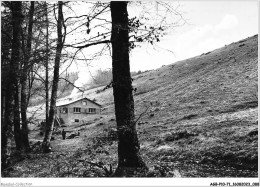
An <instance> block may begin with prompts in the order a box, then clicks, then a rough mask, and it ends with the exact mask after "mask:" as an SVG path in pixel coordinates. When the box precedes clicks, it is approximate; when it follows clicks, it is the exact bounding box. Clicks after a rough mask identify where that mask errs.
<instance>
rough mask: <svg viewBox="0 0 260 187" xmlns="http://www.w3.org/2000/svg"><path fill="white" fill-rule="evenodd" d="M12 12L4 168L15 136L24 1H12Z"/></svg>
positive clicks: (4, 125)
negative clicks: (13, 129) (15, 107)
mask: <svg viewBox="0 0 260 187" xmlns="http://www.w3.org/2000/svg"><path fill="white" fill-rule="evenodd" d="M11 12H12V28H13V38H12V52H11V62H10V66H9V73H8V75H7V78H6V79H7V80H6V98H5V116H4V118H5V120H4V122H5V123H4V124H2V126H3V128H2V130H3V133H2V136H3V137H2V145H1V146H2V147H1V149H2V150H1V156H2V163H1V164H2V168H5V167H6V166H7V165H8V162H9V159H10V155H11V140H12V137H13V133H12V126H13V123H14V120H13V119H14V101H15V91H16V83H17V77H18V72H17V71H18V66H19V60H20V34H21V29H20V26H21V23H22V19H23V16H22V13H21V12H22V2H21V1H14V2H11Z"/></svg>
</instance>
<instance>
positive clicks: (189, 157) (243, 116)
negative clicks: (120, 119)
mask: <svg viewBox="0 0 260 187" xmlns="http://www.w3.org/2000/svg"><path fill="white" fill-rule="evenodd" d="M257 39H258V37H257V36H253V37H250V38H247V39H244V40H241V41H238V42H236V43H232V44H230V45H227V46H225V47H223V48H220V49H217V50H214V51H211V52H209V53H205V54H202V55H200V56H197V57H194V58H191V59H188V60H184V61H181V62H177V63H174V64H171V65H168V66H163V67H161V68H159V69H156V70H151V71H147V72H145V73H142V74H139V75H136V76H134V77H133V79H134V80H133V87H134V88H137V91H136V92H135V93H134V99H135V110H136V118H138V117H139V116H140V115H141V114H142V113H143V112H144V111H145V110H146V109H147V112H146V113H144V114H143V115H142V116H141V118H140V119H139V121H138V122H137V131H138V136H139V141H140V145H141V154H142V156H143V158H144V160H145V162H146V163H147V165H148V167H149V169H150V170H149V172H148V173H147V174H146V175H145V177H257V176H258V168H257V166H258V151H257V148H258V91H257V89H258V87H257V85H258V76H257V64H258V56H257V50H258V48H257V46H258V44H257ZM102 89H103V87H100V88H95V89H92V90H89V91H87V93H86V94H85V96H86V97H88V98H89V99H96V101H97V102H98V103H100V104H101V105H102V107H103V111H102V114H101V115H100V117H95V118H92V119H90V120H89V122H88V123H87V124H79V125H74V126H69V127H65V129H66V130H67V131H68V133H67V136H68V135H70V134H72V133H77V131H78V130H79V131H80V136H76V137H75V138H73V139H66V140H62V137H61V134H60V132H55V133H54V135H53V136H54V140H53V141H52V148H53V152H52V153H50V154H42V153H40V152H39V151H38V149H37V141H42V139H43V137H41V136H40V135H39V129H38V127H37V126H33V128H31V132H30V141H31V145H33V146H32V147H33V151H32V153H31V154H27V155H24V156H23V157H22V158H21V157H19V159H18V158H16V157H14V158H15V159H14V161H13V165H12V167H10V168H9V169H8V170H7V171H6V175H7V176H9V177H107V176H110V175H111V173H112V172H113V171H114V170H115V168H116V166H117V141H116V140H117V137H116V121H115V117H114V106H113V92H112V88H109V89H106V90H105V91H101V92H100V91H98V93H97V90H102ZM141 177H142V176H141ZM143 177H144V176H143Z"/></svg>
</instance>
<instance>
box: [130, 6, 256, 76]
mask: <svg viewBox="0 0 260 187" xmlns="http://www.w3.org/2000/svg"><path fill="white" fill-rule="evenodd" d="M180 4H181V10H182V11H184V12H185V13H183V16H184V18H185V19H186V20H187V24H186V25H184V26H181V27H178V28H176V29H175V30H174V31H172V32H171V33H170V34H169V35H167V36H166V37H165V38H163V39H162V41H161V42H160V43H158V46H160V47H161V48H165V49H168V50H170V51H172V52H167V51H166V50H159V51H155V50H151V47H148V48H147V47H146V46H144V47H142V48H141V49H136V50H135V52H134V53H133V54H132V56H131V69H132V70H133V71H137V70H139V69H140V70H142V71H143V70H146V69H155V68H159V67H161V66H162V65H166V64H171V63H174V62H176V61H179V60H183V59H187V58H191V57H194V56H197V55H200V54H202V53H205V52H208V51H211V50H214V49H217V48H220V47H223V46H224V45H226V44H230V43H232V42H236V41H238V40H241V39H244V38H247V37H250V36H253V35H255V34H257V33H258V5H259V3H258V1H180ZM147 49H149V50H147Z"/></svg>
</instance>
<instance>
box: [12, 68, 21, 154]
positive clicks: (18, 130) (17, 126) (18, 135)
mask: <svg viewBox="0 0 260 187" xmlns="http://www.w3.org/2000/svg"><path fill="white" fill-rule="evenodd" d="M17 68H18V67H17ZM19 70H20V67H19ZM19 70H18V69H17V70H16V71H19ZM18 76H19V75H18V74H17V75H16V80H15V93H14V140H15V145H16V150H18V151H20V150H21V149H22V141H21V140H22V136H21V127H20V126H21V122H20V120H21V118H20V84H19V77H18Z"/></svg>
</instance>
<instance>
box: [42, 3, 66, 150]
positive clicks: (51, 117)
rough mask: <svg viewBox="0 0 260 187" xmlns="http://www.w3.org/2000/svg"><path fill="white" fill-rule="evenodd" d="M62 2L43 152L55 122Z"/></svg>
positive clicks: (61, 36)
mask: <svg viewBox="0 0 260 187" xmlns="http://www.w3.org/2000/svg"><path fill="white" fill-rule="evenodd" d="M62 6H63V2H62V1H58V20H57V22H58V24H57V37H58V40H57V46H56V55H55V62H54V74H53V81H52V93H51V103H50V110H49V116H48V120H47V121H46V122H47V123H46V131H45V137H44V140H43V143H42V147H43V152H49V151H50V149H51V148H50V141H51V136H52V131H53V127H54V120H55V109H56V100H57V90H58V83H59V69H60V60H61V51H62V48H63V44H64V41H65V34H64V36H63V34H62V27H63V21H64V19H63V12H62Z"/></svg>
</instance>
